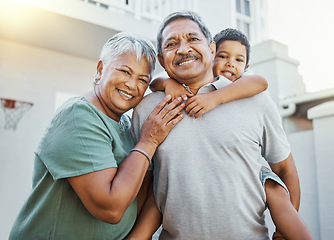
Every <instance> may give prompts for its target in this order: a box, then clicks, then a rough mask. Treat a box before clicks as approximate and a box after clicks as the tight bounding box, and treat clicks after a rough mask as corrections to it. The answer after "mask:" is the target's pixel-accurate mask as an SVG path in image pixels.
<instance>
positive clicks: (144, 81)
mask: <svg viewBox="0 0 334 240" xmlns="http://www.w3.org/2000/svg"><path fill="white" fill-rule="evenodd" d="M139 80H140V81H141V82H143V83H145V84H146V83H148V81H147V80H146V79H144V78H140V79H139Z"/></svg>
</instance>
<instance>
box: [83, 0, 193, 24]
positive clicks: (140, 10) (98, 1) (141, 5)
mask: <svg viewBox="0 0 334 240" xmlns="http://www.w3.org/2000/svg"><path fill="white" fill-rule="evenodd" d="M80 1H83V2H87V3H89V4H94V5H96V6H100V7H102V8H105V9H111V10H118V11H122V12H127V13H130V14H133V15H134V16H135V18H137V19H142V18H146V19H148V20H151V21H155V22H160V21H161V20H162V19H163V18H164V17H165V16H167V15H168V14H169V13H171V12H174V11H179V10H191V11H195V12H196V11H197V10H198V9H197V6H198V4H197V3H198V0H80Z"/></svg>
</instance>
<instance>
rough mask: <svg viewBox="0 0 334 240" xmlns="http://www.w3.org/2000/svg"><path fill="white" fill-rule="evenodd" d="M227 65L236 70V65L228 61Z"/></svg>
mask: <svg viewBox="0 0 334 240" xmlns="http://www.w3.org/2000/svg"><path fill="white" fill-rule="evenodd" d="M226 65H227V66H228V67H231V68H234V64H233V62H231V61H228V62H227V63H226Z"/></svg>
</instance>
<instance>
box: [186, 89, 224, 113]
mask: <svg viewBox="0 0 334 240" xmlns="http://www.w3.org/2000/svg"><path fill="white" fill-rule="evenodd" d="M218 105H219V102H217V100H216V99H215V98H213V97H212V95H211V96H210V93H200V94H197V95H195V96H193V97H191V98H189V99H188V101H187V104H186V108H185V111H186V113H187V114H188V115H189V116H191V117H194V118H198V117H199V116H201V115H203V114H204V113H206V112H208V111H210V110H212V109H214V108H215V107H217V106H218Z"/></svg>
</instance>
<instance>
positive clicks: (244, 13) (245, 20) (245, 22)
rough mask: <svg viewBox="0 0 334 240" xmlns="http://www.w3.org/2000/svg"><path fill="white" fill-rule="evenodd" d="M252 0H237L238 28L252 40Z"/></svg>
mask: <svg viewBox="0 0 334 240" xmlns="http://www.w3.org/2000/svg"><path fill="white" fill-rule="evenodd" d="M251 1H252V0H236V11H237V14H236V16H237V19H236V21H237V24H236V25H237V29H238V30H240V31H241V32H243V33H244V34H245V35H246V36H247V37H248V39H249V41H251V24H252V18H251Z"/></svg>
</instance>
